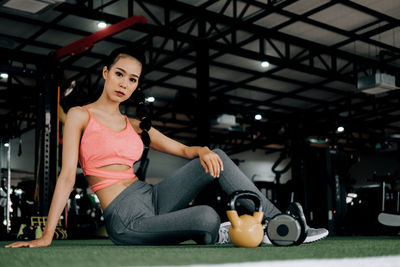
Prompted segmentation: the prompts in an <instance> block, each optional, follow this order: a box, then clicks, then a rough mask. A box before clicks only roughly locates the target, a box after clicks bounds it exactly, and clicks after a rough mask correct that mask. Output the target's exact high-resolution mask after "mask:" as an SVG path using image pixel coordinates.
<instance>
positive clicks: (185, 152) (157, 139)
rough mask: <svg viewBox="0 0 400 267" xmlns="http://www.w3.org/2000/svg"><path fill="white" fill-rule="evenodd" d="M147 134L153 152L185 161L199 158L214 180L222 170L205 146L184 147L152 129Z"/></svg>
mask: <svg viewBox="0 0 400 267" xmlns="http://www.w3.org/2000/svg"><path fill="white" fill-rule="evenodd" d="M148 133H149V135H150V139H151V143H150V147H151V148H153V149H155V150H158V151H160V152H164V153H168V154H172V155H176V156H179V157H183V158H187V159H193V158H195V157H199V159H200V163H201V165H202V166H203V168H204V170H205V171H206V173H210V175H211V176H213V177H214V178H217V177H219V174H220V172H221V171H223V170H224V166H223V163H222V160H221V158H220V157H219V156H218V154H217V153H215V152H213V151H211V150H210V149H209V148H208V147H206V146H204V147H201V146H186V145H184V144H182V143H179V142H177V141H175V140H173V139H171V138H169V137H167V136H166V135H164V134H162V133H161V132H160V131H158V130H157V129H155V128H153V127H151V129H150V130H149V132H148Z"/></svg>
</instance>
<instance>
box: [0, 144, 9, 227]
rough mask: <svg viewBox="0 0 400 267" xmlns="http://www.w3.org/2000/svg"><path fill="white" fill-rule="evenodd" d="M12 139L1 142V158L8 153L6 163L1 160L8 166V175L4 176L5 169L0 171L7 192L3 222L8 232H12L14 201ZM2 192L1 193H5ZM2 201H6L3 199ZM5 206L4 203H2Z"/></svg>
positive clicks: (0, 178) (4, 191)
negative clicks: (12, 195) (12, 198)
mask: <svg viewBox="0 0 400 267" xmlns="http://www.w3.org/2000/svg"><path fill="white" fill-rule="evenodd" d="M10 143H11V142H10V140H6V141H5V142H4V143H3V140H1V142H0V146H1V148H0V152H1V155H0V159H2V158H3V154H6V156H5V158H6V162H5V164H3V162H2V161H0V163H1V165H2V166H4V165H5V166H6V168H5V169H4V170H5V171H6V172H7V175H6V177H3V169H2V171H1V173H0V175H1V177H0V180H3V179H4V184H3V181H1V182H2V183H1V186H2V193H3V194H4V193H5V194H6V195H5V205H4V209H3V221H2V222H1V223H2V224H3V225H4V226H5V228H6V232H7V234H9V233H10V232H11V212H12V208H11V205H12V202H11V144H10ZM3 194H1V195H3ZM1 198H3V196H1ZM1 202H4V201H3V200H2V201H1ZM2 206H3V205H2Z"/></svg>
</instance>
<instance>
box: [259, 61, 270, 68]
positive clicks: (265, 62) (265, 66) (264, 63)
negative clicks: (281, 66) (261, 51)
mask: <svg viewBox="0 0 400 267" xmlns="http://www.w3.org/2000/svg"><path fill="white" fill-rule="evenodd" d="M261 67H263V68H268V67H269V62H268V61H263V62H261Z"/></svg>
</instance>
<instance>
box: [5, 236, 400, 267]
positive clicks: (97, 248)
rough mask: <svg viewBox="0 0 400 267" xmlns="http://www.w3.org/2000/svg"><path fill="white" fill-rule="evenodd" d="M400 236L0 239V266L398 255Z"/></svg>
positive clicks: (173, 264) (243, 260) (178, 262)
mask: <svg viewBox="0 0 400 267" xmlns="http://www.w3.org/2000/svg"><path fill="white" fill-rule="evenodd" d="M399 241H400V238H399V237H329V238H327V239H325V240H322V241H320V242H316V243H312V244H304V245H301V246H297V247H274V246H272V245H262V246H261V247H257V248H237V247H234V246H233V245H210V246H199V245H195V244H194V243H191V242H188V243H185V244H181V245H178V246H116V245H114V244H113V243H112V242H111V241H109V240H107V239H97V240H93V239H92V240H55V241H53V243H52V245H51V246H50V247H46V248H20V249H6V248H4V246H5V245H6V244H8V243H10V242H8V241H7V242H5V241H1V242H0V246H1V248H0V266H7V267H18V266H23V267H28V266H60V267H62V266H74V267H79V266H85V267H86V266H107V267H113V266H156V265H163V266H165V265H172V266H177V265H190V264H216V263H232V262H237V263H239V262H249V261H268V260H288V259H318V258H319V259H322V258H352V257H371V256H387V255H400V242H399Z"/></svg>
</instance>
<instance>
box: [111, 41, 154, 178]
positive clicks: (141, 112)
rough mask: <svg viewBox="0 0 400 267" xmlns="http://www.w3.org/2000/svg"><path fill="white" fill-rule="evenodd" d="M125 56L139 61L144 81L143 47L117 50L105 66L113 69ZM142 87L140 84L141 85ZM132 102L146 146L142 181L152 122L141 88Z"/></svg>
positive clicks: (139, 174)
mask: <svg viewBox="0 0 400 267" xmlns="http://www.w3.org/2000/svg"><path fill="white" fill-rule="evenodd" d="M124 55H127V56H130V57H133V58H135V59H136V60H138V61H139V62H140V63H141V64H142V72H141V75H140V78H139V82H140V81H142V80H143V77H144V73H145V69H146V56H145V49H144V48H143V47H141V46H125V47H120V48H117V49H115V50H114V51H112V52H111V54H110V55H109V56H108V58H107V59H106V62H105V65H106V67H107V69H111V67H112V66H113V65H114V64H115V62H117V61H118V60H119V59H120V58H121V57H123V56H124ZM139 86H140V83H139ZM131 100H133V102H134V103H135V104H136V116H137V117H138V118H139V119H140V124H139V127H140V129H141V130H142V133H141V135H140V136H141V138H142V142H143V144H144V151H143V154H142V157H141V159H140V166H139V168H138V170H137V171H136V176H137V177H138V178H139V179H140V180H144V179H145V175H146V169H147V164H148V160H147V153H148V151H149V146H150V142H151V140H150V136H149V134H148V131H149V130H150V128H151V120H150V116H149V113H150V112H149V109H148V108H147V106H146V101H145V97H144V94H143V92H141V90H140V87H138V88H137V89H136V91H135V92H134V93H133V94H132V96H131Z"/></svg>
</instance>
